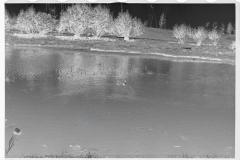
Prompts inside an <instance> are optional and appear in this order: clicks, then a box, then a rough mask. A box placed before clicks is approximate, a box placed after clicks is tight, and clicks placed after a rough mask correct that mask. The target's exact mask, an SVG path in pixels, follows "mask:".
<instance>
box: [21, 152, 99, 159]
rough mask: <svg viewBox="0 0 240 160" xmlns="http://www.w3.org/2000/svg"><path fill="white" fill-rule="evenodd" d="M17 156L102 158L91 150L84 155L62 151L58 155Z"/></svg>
mask: <svg viewBox="0 0 240 160" xmlns="http://www.w3.org/2000/svg"><path fill="white" fill-rule="evenodd" d="M18 158H103V157H101V156H100V155H96V154H92V153H91V152H89V153H87V154H85V155H72V154H65V153H62V154H60V155H55V154H49V155H44V156H40V155H36V154H34V155H22V156H21V157H18Z"/></svg>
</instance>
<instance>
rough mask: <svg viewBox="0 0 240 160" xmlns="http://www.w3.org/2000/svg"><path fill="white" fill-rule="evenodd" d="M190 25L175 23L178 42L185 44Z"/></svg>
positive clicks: (174, 32) (174, 33) (175, 34)
mask: <svg viewBox="0 0 240 160" xmlns="http://www.w3.org/2000/svg"><path fill="white" fill-rule="evenodd" d="M188 31H189V27H187V26H186V25H185V24H181V25H175V26H174V27H173V36H174V37H175V38H177V39H178V43H180V44H184V43H185V39H186V36H187V35H188Z"/></svg>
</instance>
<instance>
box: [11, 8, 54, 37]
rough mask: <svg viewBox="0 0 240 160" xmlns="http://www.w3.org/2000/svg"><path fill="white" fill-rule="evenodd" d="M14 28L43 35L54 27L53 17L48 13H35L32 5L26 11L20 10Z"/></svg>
mask: <svg viewBox="0 0 240 160" xmlns="http://www.w3.org/2000/svg"><path fill="white" fill-rule="evenodd" d="M16 28H17V29H19V30H20V31H22V32H26V33H31V34H40V35H44V34H47V33H49V32H51V31H52V30H53V29H54V19H53V18H52V16H51V15H50V14H46V13H43V12H38V13H37V12H35V9H34V8H33V7H30V8H28V9H27V10H26V11H23V10H21V11H20V13H19V15H18V16H17V24H16Z"/></svg>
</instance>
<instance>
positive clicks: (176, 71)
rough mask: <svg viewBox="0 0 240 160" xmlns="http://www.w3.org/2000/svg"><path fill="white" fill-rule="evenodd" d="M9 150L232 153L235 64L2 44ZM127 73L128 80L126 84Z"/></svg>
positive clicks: (30, 152) (24, 152) (114, 153)
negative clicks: (17, 130) (13, 141)
mask: <svg viewBox="0 0 240 160" xmlns="http://www.w3.org/2000/svg"><path fill="white" fill-rule="evenodd" d="M5 57H6V73H5V74H6V75H5V77H6V78H5V84H6V94H5V98H6V107H5V108H6V109H5V111H6V113H5V115H6V119H7V121H6V122H5V124H6V128H5V129H6V132H5V133H6V136H5V137H6V144H7V143H8V140H9V139H10V137H11V135H12V131H13V129H14V128H15V127H18V128H20V129H21V130H22V134H21V135H20V136H18V139H19V140H18V141H17V143H16V145H15V146H14V147H13V149H12V151H11V152H10V153H11V155H12V156H19V155H20V156H21V155H33V154H37V155H45V154H61V153H62V152H64V151H68V153H70V152H71V153H72V152H74V153H73V154H75V153H76V150H74V149H76V148H74V147H72V146H74V145H79V146H81V148H85V149H86V150H90V151H92V152H97V153H99V154H102V155H107V156H126V157H128V156H149V157H160V156H167V155H182V154H183V153H186V154H189V155H199V156H204V155H214V154H216V155H225V156H229V157H234V151H235V148H234V143H235V142H234V141H235V138H234V136H235V135H234V132H235V129H234V125H235V104H234V100H235V98H234V96H235V95H234V92H235V85H234V83H235V80H234V79H235V69H234V68H235V67H234V66H233V65H227V64H210V63H191V62H171V61H166V60H158V59H156V58H155V59H153V58H147V57H142V58H139V57H136V56H129V55H127V56H126V55H125V56H121V55H113V54H99V53H98V54H91V53H84V52H83V53H82V52H79V51H64V50H61V49H59V50H56V49H43V48H35V49H33V48H10V47H7V48H6V56H5ZM125 81H126V85H124V83H125Z"/></svg>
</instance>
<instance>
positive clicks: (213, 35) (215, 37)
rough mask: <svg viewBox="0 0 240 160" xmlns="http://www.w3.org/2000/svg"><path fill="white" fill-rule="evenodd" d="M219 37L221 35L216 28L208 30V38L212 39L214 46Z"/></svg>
mask: <svg viewBox="0 0 240 160" xmlns="http://www.w3.org/2000/svg"><path fill="white" fill-rule="evenodd" d="M220 37H221V34H220V33H218V32H217V30H216V29H213V30H212V31H210V32H208V38H209V39H210V40H211V41H212V44H213V45H214V46H216V45H217V43H218V41H219V39H220Z"/></svg>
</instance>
